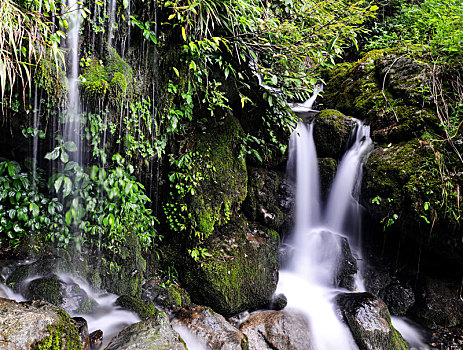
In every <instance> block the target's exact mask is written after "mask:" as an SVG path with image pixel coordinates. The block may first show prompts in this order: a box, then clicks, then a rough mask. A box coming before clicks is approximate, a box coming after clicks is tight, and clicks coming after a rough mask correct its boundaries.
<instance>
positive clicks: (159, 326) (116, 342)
mask: <svg viewBox="0 0 463 350" xmlns="http://www.w3.org/2000/svg"><path fill="white" fill-rule="evenodd" d="M159 349H165V350H167V349H169V350H185V349H186V347H185V345H184V344H183V342H182V340H181V338H180V336H179V335H178V334H177V333H176V332H175V331H174V330H173V329H172V327H171V326H170V324H169V319H168V317H167V315H166V314H165V313H163V312H158V313H157V314H156V315H154V316H152V317H151V318H149V319H147V320H145V321H142V322H138V323H135V324H133V325H132V326H130V327H128V328H126V329H124V330H123V331H121V332H120V333H119V335H118V336H117V337H116V338H114V339H113V340H112V341H111V343H109V345H108V346H107V347H106V350H159Z"/></svg>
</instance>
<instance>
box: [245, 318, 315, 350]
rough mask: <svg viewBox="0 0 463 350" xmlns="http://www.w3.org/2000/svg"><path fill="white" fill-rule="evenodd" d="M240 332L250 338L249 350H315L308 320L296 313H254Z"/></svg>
mask: <svg viewBox="0 0 463 350" xmlns="http://www.w3.org/2000/svg"><path fill="white" fill-rule="evenodd" d="M240 330H241V331H242V332H243V333H244V334H245V335H246V336H247V337H248V342H249V350H312V349H314V347H313V345H312V343H311V340H310V329H309V325H308V323H307V320H306V318H305V317H304V316H303V315H301V314H297V313H294V312H288V311H272V310H268V311H257V312H253V313H252V314H251V315H250V316H249V318H248V320H247V321H246V322H244V323H243V324H242V325H241V327H240Z"/></svg>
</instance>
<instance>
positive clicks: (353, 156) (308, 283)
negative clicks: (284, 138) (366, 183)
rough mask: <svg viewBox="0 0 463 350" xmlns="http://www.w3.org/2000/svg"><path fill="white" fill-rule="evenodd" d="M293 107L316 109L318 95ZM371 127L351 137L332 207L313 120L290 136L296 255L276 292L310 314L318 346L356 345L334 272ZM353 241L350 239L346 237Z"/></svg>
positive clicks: (322, 349)
mask: <svg viewBox="0 0 463 350" xmlns="http://www.w3.org/2000/svg"><path fill="white" fill-rule="evenodd" d="M321 90H322V88H321V87H320V88H319V87H316V89H315V91H314V94H313V96H312V97H311V98H310V99H309V100H307V101H306V102H304V103H303V104H300V105H295V106H292V107H293V108H294V110H295V111H299V110H301V111H302V110H304V111H306V110H308V111H310V110H311V109H312V104H313V102H314V101H315V98H316V96H317V94H318V93H319V92H320V91H321ZM369 132H370V129H369V127H368V126H365V125H363V124H362V123H361V122H360V121H358V122H357V126H356V128H355V131H354V133H353V135H352V137H353V140H352V146H351V147H350V149H349V150H348V151H347V152H346V154H345V155H344V157H343V159H342V160H341V162H340V163H339V166H338V171H337V173H336V177H335V180H334V182H333V186H332V188H331V191H330V195H329V200H328V205H327V207H326V209H325V210H323V208H322V203H321V197H320V189H319V188H320V185H319V184H320V178H319V175H318V158H317V152H316V148H315V143H314V141H313V124H309V125H306V124H305V123H303V122H300V123H299V125H298V126H297V129H296V131H295V132H294V134H293V135H292V136H291V139H290V150H289V152H290V156H289V157H290V158H289V162H288V163H289V164H292V166H293V168H294V167H295V169H296V176H295V178H296V209H295V212H296V217H295V226H294V231H293V234H292V241H291V242H290V244H291V245H292V246H293V248H294V250H293V255H292V258H291V260H290V263H289V265H288V268H287V270H283V271H280V281H279V284H278V288H277V292H281V293H284V294H285V295H286V296H287V298H288V307H290V308H295V309H297V310H299V311H302V312H303V313H304V314H305V315H306V316H307V318H308V320H309V322H310V325H311V329H312V333H311V337H312V342H313V344H314V347H315V349H316V350H332V349H337V350H343V349H345V350H351V349H357V345H356V344H355V341H354V339H353V337H352V335H351V332H350V331H349V329H348V328H347V327H346V326H345V325H344V324H343V323H342V322H341V321H340V320H339V318H338V316H337V315H336V313H335V310H334V305H333V303H332V298H333V297H334V296H335V294H336V292H337V290H336V287H335V285H334V276H335V270H336V268H337V265H338V261H339V258H340V254H341V237H343V236H345V233H346V232H350V231H352V229H350V230H349V229H347V228H346V224H347V222H348V221H350V220H346V217H347V216H348V214H349V211H350V209H351V208H352V205H353V204H354V203H356V201H355V198H354V196H353V191H354V188H355V185H356V184H357V182H358V177H359V175H361V171H360V169H361V164H362V160H363V158H364V157H365V156H366V155H367V154H368V152H369V150H370V149H371V145H372V141H371V138H370V136H369ZM347 238H348V239H349V237H347Z"/></svg>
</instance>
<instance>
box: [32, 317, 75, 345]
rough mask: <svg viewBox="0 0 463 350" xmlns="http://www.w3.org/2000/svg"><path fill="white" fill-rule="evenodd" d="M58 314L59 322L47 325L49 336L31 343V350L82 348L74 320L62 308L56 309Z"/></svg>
mask: <svg viewBox="0 0 463 350" xmlns="http://www.w3.org/2000/svg"><path fill="white" fill-rule="evenodd" d="M58 316H59V318H60V321H59V323H58V324H54V325H52V326H49V327H48V333H49V336H48V337H46V338H45V339H42V340H40V341H39V342H36V343H34V344H32V345H31V349H32V350H82V343H81V340H80V336H79V332H78V329H77V325H76V324H75V322H74V321H73V320H71V318H70V317H69V315H68V314H66V313H65V312H64V311H63V310H59V311H58Z"/></svg>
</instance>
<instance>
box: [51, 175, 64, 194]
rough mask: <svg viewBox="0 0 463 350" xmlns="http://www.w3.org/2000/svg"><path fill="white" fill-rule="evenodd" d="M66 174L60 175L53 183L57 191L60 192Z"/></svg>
mask: <svg viewBox="0 0 463 350" xmlns="http://www.w3.org/2000/svg"><path fill="white" fill-rule="evenodd" d="M63 180H64V176H60V177H58V178H57V179H56V181H55V183H54V184H53V185H54V186H55V191H56V192H59V189H60V188H61V184H62V183H63Z"/></svg>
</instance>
